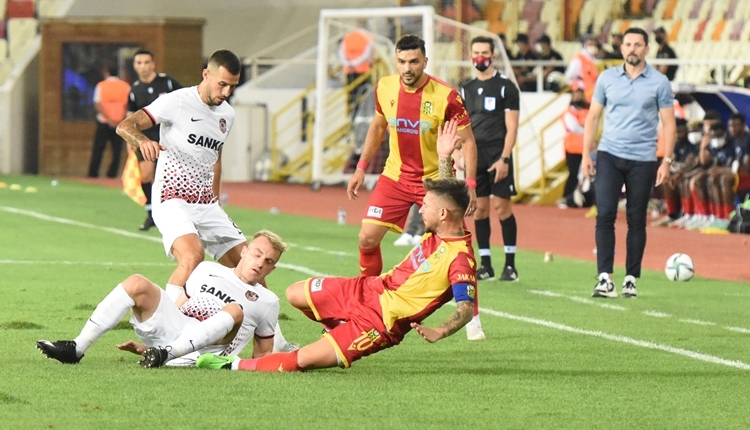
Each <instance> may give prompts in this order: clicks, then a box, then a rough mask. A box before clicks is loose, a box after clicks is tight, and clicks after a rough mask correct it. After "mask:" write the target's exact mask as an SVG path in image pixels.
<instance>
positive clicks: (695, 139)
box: [687, 131, 703, 145]
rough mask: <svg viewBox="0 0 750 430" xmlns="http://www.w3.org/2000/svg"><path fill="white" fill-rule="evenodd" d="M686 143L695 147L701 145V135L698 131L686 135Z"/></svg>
mask: <svg viewBox="0 0 750 430" xmlns="http://www.w3.org/2000/svg"><path fill="white" fill-rule="evenodd" d="M687 139H688V142H690V143H692V144H693V145H697V144H699V143H701V140H702V139H703V133H701V132H700V131H691V132H690V133H688V136H687Z"/></svg>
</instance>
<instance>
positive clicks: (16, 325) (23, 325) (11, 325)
mask: <svg viewBox="0 0 750 430" xmlns="http://www.w3.org/2000/svg"><path fill="white" fill-rule="evenodd" d="M0 328H2V329H3V330H37V329H42V328H45V327H44V326H42V325H39V324H34V323H33V322H28V321H8V322H7V323H3V324H2V325H0Z"/></svg>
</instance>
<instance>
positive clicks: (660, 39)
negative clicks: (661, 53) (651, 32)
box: [654, 36, 664, 45]
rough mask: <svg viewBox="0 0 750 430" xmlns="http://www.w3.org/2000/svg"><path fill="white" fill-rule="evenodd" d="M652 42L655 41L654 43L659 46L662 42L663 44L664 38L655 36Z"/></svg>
mask: <svg viewBox="0 0 750 430" xmlns="http://www.w3.org/2000/svg"><path fill="white" fill-rule="evenodd" d="M654 40H655V41H656V43H658V44H659V45H661V43H662V42H664V38H663V37H661V36H656V37H654Z"/></svg>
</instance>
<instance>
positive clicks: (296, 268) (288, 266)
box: [276, 263, 333, 278]
mask: <svg viewBox="0 0 750 430" xmlns="http://www.w3.org/2000/svg"><path fill="white" fill-rule="evenodd" d="M276 266H277V267H281V268H282V269H289V270H294V271H295V272H300V273H304V274H305V275H309V276H316V277H320V278H330V277H332V276H333V275H328V274H325V273H320V272H317V271H315V270H313V269H310V268H309V267H305V266H298V265H296V264H286V263H276Z"/></svg>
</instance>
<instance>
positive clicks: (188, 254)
mask: <svg viewBox="0 0 750 430" xmlns="http://www.w3.org/2000/svg"><path fill="white" fill-rule="evenodd" d="M204 257H205V253H204V252H203V250H202V249H191V250H189V251H184V252H181V253H180V254H179V256H177V263H178V264H179V265H181V266H184V267H187V268H188V269H189V270H190V272H192V271H193V269H195V268H196V267H198V265H199V264H200V263H201V262H202V261H203V258H204Z"/></svg>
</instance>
